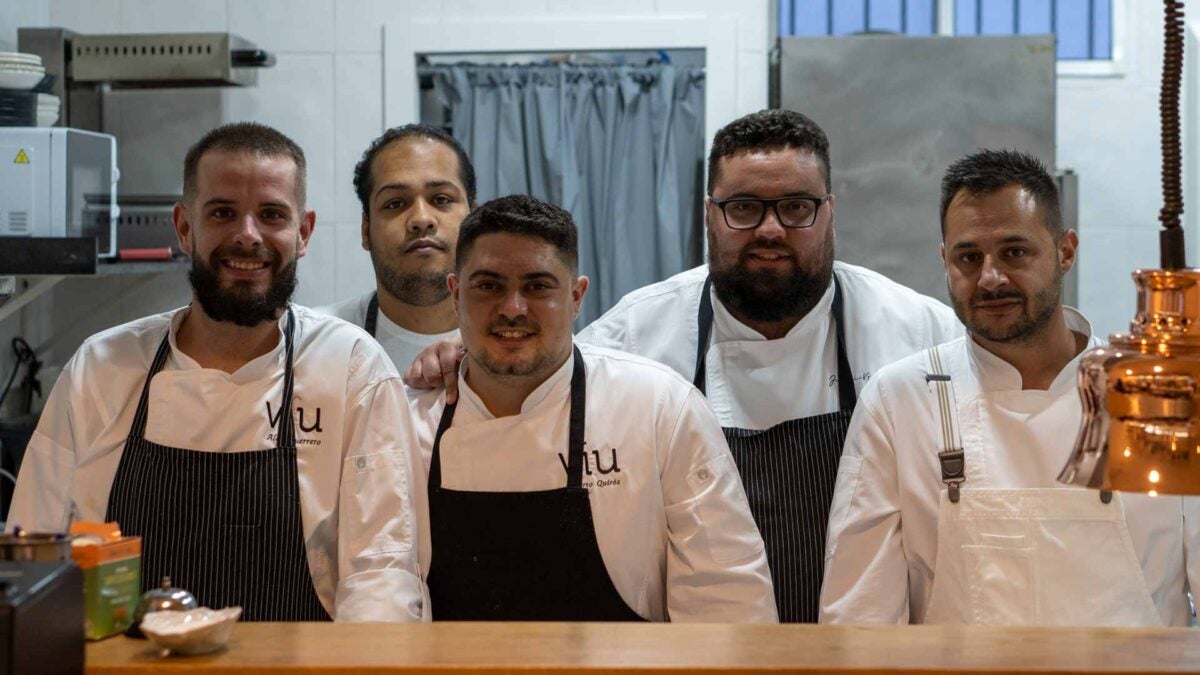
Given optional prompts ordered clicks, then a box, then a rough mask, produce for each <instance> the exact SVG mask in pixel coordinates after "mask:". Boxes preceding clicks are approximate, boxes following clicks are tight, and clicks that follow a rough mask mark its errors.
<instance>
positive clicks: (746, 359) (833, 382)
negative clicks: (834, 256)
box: [579, 262, 962, 430]
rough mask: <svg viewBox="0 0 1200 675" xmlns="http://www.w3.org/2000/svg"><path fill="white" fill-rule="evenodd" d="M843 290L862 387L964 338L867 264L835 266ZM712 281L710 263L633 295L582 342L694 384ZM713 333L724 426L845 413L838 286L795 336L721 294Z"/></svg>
mask: <svg viewBox="0 0 1200 675" xmlns="http://www.w3.org/2000/svg"><path fill="white" fill-rule="evenodd" d="M833 269H834V274H835V275H836V276H837V278H838V281H839V283H840V286H841V291H842V304H843V309H844V314H845V320H846V325H845V326H844V327H843V330H844V331H845V335H846V352H847V353H846V357H847V359H848V360H849V362H850V370H851V372H852V373H853V375H854V385H855V388H856V389H858V390H861V389H862V387H863V385H864V384H865V383H866V382H867V381H869V380H870V379H871V377H872V376H873V374H874V373H875V372H876V371H877V370H879V369H880V368H881V367H883V366H884V365H886V364H888V363H891V362H892V361H895V360H897V359H899V358H902V357H904V356H907V355H908V354H911V353H913V352H915V351H917V350H919V349H926V348H929V347H932V346H933V345H935V344H938V343H940V342H945V341H947V340H950V339H953V338H955V337H957V336H959V335H961V334H962V324H960V323H959V321H958V319H957V317H955V315H954V312H953V310H951V309H950V308H949V307H947V306H946V305H944V304H943V303H941V302H939V301H937V300H935V299H933V298H930V297H928V296H924V295H921V294H919V293H917V292H916V291H913V290H912V289H910V288H907V287H905V286H901V285H900V284H897V283H896V282H894V281H892V280H890V279H888V278H887V277H884V276H883V275H881V274H878V273H876V272H872V271H871V270H868V269H866V268H863V267H857V266H855V265H848V264H846V263H843V262H834V265H833ZM707 275H708V266H707V265H701V266H700V267H696V268H694V269H691V270H688V271H686V272H681V273H680V274H676V275H675V276H673V277H671V278H669V279H667V280H666V281H662V282H659V283H657V284H652V285H650V286H646V287H644V288H640V289H638V290H636V291H633V292H632V293H629V294H628V295H626V296H625V297H624V298H622V299H621V301H620V302H618V303H617V304H616V306H614V307H613V308H612V309H610V310H609V311H608V312H606V313H605V314H604V316H601V317H600V318H599V319H597V320H596V321H594V322H592V323H591V324H590V325H588V326H587V327H586V328H585V329H584V330H583V331H582V332H581V333H580V334H579V341H580V342H583V343H588V344H594V345H599V346H602V347H610V348H613V349H620V350H622V351H627V352H629V353H631V354H637V355H639V356H644V357H647V358H650V359H653V360H655V361H658V362H659V363H663V364H665V365H667V366H669V367H670V368H672V369H673V370H675V371H676V372H677V373H679V374H680V375H682V376H683V377H685V378H686V379H687V380H688V381H689V382H690V381H691V380H692V377H693V375H694V374H695V369H696V343H697V341H698V340H699V332H698V327H697V323H696V312H697V309H698V308H699V306H700V293H701V291H702V290H703V287H704V280H705V278H706V277H707ZM712 303H713V327H712V338H711V346H710V347H709V350H708V355H707V358H706V364H705V366H706V375H705V383H706V389H707V394H708V400H709V403H710V404H711V405H712V407H713V411H714V412H715V413H716V414H717V419H718V420H720V422H721V426H724V427H737V428H741V429H754V430H762V429H770V428H771V427H773V426H775V425H777V424H780V423H782V422H786V421H788V420H794V419H801V418H805V417H812V416H815V415H824V414H826V413H831V412H836V411H837V409H838V387H837V334H836V332H835V328H834V323H833V318H832V314H831V311H830V310H831V308H832V306H833V285H832V284H830V287H829V289H828V290H827V291H826V292H825V295H824V296H822V297H821V300H820V301H819V302H818V303H817V305H816V306H815V307H814V308H813V309H812V311H810V312H809V313H808V314H807V315H806V316H805V317H804V318H803V319H801V320H800V321H799V323H797V324H796V325H795V326H793V327H792V329H791V330H790V331H789V332H788V334H787V335H786V336H784V337H783V338H780V339H778V340H767V339H766V338H765V337H764V336H763V335H762V334H761V333H759V332H758V331H756V330H754V329H753V328H750V327H749V326H747V325H745V324H743V323H742V322H740V321H738V320H737V319H736V318H735V317H734V316H733V315H732V314H730V312H729V310H728V309H727V308H726V307H725V306H724V305H723V304H722V303H721V301H720V299H719V298H718V297H717V294H716V291H715V289H714V290H713V291H712Z"/></svg>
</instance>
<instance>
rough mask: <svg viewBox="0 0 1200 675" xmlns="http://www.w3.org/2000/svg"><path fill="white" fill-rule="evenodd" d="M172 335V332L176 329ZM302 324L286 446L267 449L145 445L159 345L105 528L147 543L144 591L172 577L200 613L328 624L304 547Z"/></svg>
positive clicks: (286, 396)
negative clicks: (298, 406) (296, 419)
mask: <svg viewBox="0 0 1200 675" xmlns="http://www.w3.org/2000/svg"><path fill="white" fill-rule="evenodd" d="M168 331H169V329H168ZM294 334H295V318H294V316H293V315H292V311H291V310H290V309H289V310H288V316H287V326H286V328H285V330H284V340H285V345H286V350H287V362H286V365H285V371H284V385H283V403H282V404H281V405H282V407H281V408H280V410H281V411H282V412H283V414H281V415H280V416H279V418H280V422H279V427H278V429H277V439H278V440H277V443H278V445H277V446H275V447H274V448H270V449H267V450H252V451H249V452H224V451H223V450H224V449H223V448H221V449H217V450H216V451H212V452H209V451H200V450H189V449H186V448H173V447H169V446H165V445H159V444H157V443H152V442H150V441H148V440H146V438H145V435H146V421H147V419H148V416H149V398H150V382H151V380H153V379H154V376H155V375H156V374H158V372H159V371H161V370H162V368H163V365H164V364H165V363H166V361H167V357H168V356H169V355H170V351H171V347H170V343H169V341H168V336H163V339H162V342H161V343H159V347H158V352H157V353H156V354H155V356H154V363H153V364H152V365H151V367H150V371H149V373H148V374H147V375H146V382H145V384H144V385H143V386H142V394H141V398H140V399H139V401H138V407H137V412H136V414H135V415H134V419H133V424H132V426H131V428H130V430H129V437H128V439H127V440H126V441H125V450H124V452H123V453H122V454H121V461H120V464H119V465H118V466H117V473H116V475H115V477H114V478H113V485H112V491H111V492H110V494H109V498H108V510H107V515H106V516H105V519H106V520H109V521H114V520H115V521H117V522H119V523H120V524H121V531H122V532H124V533H126V534H129V535H137V536H140V537H142V591H143V592H145V591H147V590H149V589H151V588H154V587H157V586H158V581H159V579H161V578H162V577H164V576H170V577H171V581H172V583H174V584H175V585H176V586H179V587H180V588H186V589H187V590H189V591H191V592H192V594H193V595H195V596H196V600H197V601H198V602H199V603H200V605H201V606H205V607H212V608H214V609H219V608H222V607H229V606H233V605H240V606H241V607H242V620H243V621H328V620H329V619H330V617H329V613H328V612H326V611H325V608H324V606H322V604H321V600H320V598H318V597H317V593H316V590H315V589H314V587H313V581H312V575H311V572H310V571H309V567H308V556H307V553H306V552H305V548H304V532H303V524H302V522H301V512H300V486H299V482H298V473H297V469H296V437H295V428H294V426H293V413H292V391H293V387H294V384H295V382H294V379H293V372H292V365H293V354H294V340H293V338H294Z"/></svg>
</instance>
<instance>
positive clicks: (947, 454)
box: [925, 347, 967, 504]
mask: <svg viewBox="0 0 1200 675" xmlns="http://www.w3.org/2000/svg"><path fill="white" fill-rule="evenodd" d="M928 355H929V372H928V373H926V374H925V382H927V383H929V384H931V385H933V387H932V393H933V394H934V396H935V397H936V400H937V405H938V415H939V417H940V418H941V422H942V448H941V450H939V451H938V463H939V464H940V465H941V468H942V482H943V483H945V485H946V490H947V493H948V496H949V497H950V501H951V502H954V503H955V504H957V503H958V487H959V486H960V485H961V484H962V483H964V482H966V480H967V476H966V461H965V456H964V455H963V447H962V437H961V436H960V435H959V432H958V409H957V406H956V405H955V403H954V383H953V382H951V381H950V376H949V375H947V374H946V371H945V369H943V368H942V357H941V356H940V355H939V354H938V350H937V347H933V348H932V349H930V350H929V351H928Z"/></svg>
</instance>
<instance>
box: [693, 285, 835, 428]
mask: <svg viewBox="0 0 1200 675" xmlns="http://www.w3.org/2000/svg"><path fill="white" fill-rule="evenodd" d="M830 311H831V312H832V314H833V326H834V332H835V333H836V335H837V370H838V372H837V378H838V408H839V409H840V410H853V409H854V406H855V405H857V404H858V394H857V393H855V391H854V374H853V371H851V370H850V360H849V359H848V358H847V356H846V329H845V324H846V321H845V310H844V308H843V302H842V287H841V284H839V283H838V279H837V274H834V275H833V306H832V307H831V308H830ZM696 325H697V327H698V330H699V339H698V340H697V341H696V371H695V374H694V375H693V376H692V384H694V385H696V388H697V389H699V390H700V393H706V392H705V387H704V385H705V379H706V377H707V358H708V347H709V339H710V338H711V336H712V325H713V304H712V275H709V276H708V277H707V278H705V279H704V289H703V290H701V291H700V307H699V309H698V310H697V312H696Z"/></svg>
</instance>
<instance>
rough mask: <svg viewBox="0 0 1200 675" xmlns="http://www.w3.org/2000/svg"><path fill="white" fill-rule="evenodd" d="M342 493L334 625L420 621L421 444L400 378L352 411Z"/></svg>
mask: <svg viewBox="0 0 1200 675" xmlns="http://www.w3.org/2000/svg"><path fill="white" fill-rule="evenodd" d="M344 428H345V438H344V446H343V447H344V453H343V457H344V460H343V464H342V477H341V485H340V489H339V496H338V510H339V516H338V582H337V597H336V611H335V619H336V620H337V621H423V620H428V619H429V618H430V613H429V598H428V591H427V589H426V587H425V583H424V580H423V578H422V576H421V567H420V563H419V559H418V557H419V556H418V554H419V550H420V542H421V541H422V540H423V538H424V537H425V536H426V535H427V533H426V531H425V530H426V528H427V527H428V517H427V506H426V497H425V490H424V489H422V482H421V476H422V475H423V472H422V471H421V470H420V468H419V467H420V459H419V455H418V453H419V446H418V444H417V441H416V434H415V433H414V431H413V424H412V418H411V416H410V411H409V403H408V398H407V396H406V395H405V391H404V387H403V384H402V383H401V381H400V380H399V379H398V378H394V377H393V378H388V379H385V380H383V381H381V382H379V383H377V384H375V385H373V386H371V387H369V388H368V389H367V390H366V391H365V393H364V394H363V395H362V396H361V397H360V398H359V399H358V401H357V402H356V403H355V404H354V405H353V406H351V407H350V408H349V409H347V414H346V421H345V427H344Z"/></svg>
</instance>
